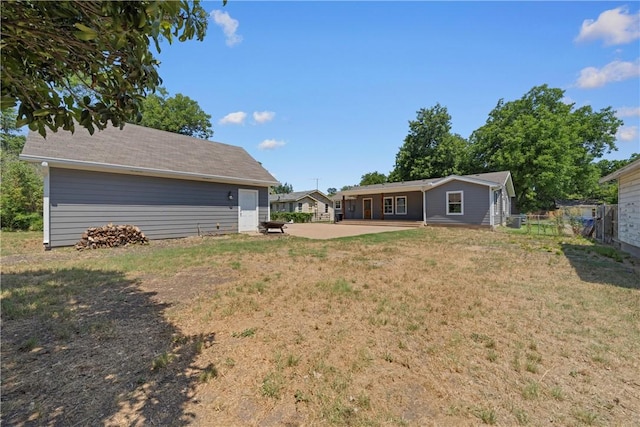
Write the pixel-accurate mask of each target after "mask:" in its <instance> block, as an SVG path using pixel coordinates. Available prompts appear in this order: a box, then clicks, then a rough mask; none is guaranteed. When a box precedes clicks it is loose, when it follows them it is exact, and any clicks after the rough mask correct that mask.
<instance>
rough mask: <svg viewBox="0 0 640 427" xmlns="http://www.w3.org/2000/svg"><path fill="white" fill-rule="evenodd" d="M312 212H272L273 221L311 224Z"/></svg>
mask: <svg viewBox="0 0 640 427" xmlns="http://www.w3.org/2000/svg"><path fill="white" fill-rule="evenodd" d="M312 218H313V213H311V212H271V221H284V222H292V221H293V222H311V219H312Z"/></svg>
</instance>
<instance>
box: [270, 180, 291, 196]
mask: <svg viewBox="0 0 640 427" xmlns="http://www.w3.org/2000/svg"><path fill="white" fill-rule="evenodd" d="M271 193H272V194H289V193H293V185H291V184H288V183H286V182H285V183H284V184H280V185H276V186H275V187H272V188H271Z"/></svg>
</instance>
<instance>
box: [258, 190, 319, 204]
mask: <svg viewBox="0 0 640 427" xmlns="http://www.w3.org/2000/svg"><path fill="white" fill-rule="evenodd" d="M313 193H318V194H320V195H321V196H323V197H324V198H327V199H328V197H327V196H325V195H324V193H323V192H322V191H320V190H308V191H292V192H291V193H284V194H269V202H270V203H271V202H295V201H297V200H300V199H302V198H304V197H306V196H310V197H313V196H312V194H313Z"/></svg>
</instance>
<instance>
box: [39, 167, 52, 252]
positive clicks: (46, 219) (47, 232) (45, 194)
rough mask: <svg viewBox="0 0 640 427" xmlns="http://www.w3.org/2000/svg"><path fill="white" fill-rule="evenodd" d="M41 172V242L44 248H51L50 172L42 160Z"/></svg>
mask: <svg viewBox="0 0 640 427" xmlns="http://www.w3.org/2000/svg"><path fill="white" fill-rule="evenodd" d="M41 166H42V173H43V175H44V177H43V178H44V188H43V191H42V244H43V245H44V250H45V251H49V250H51V240H50V239H51V227H50V222H51V215H50V208H51V204H50V203H49V194H50V192H51V187H50V183H49V181H50V174H49V163H47V162H42V163H41Z"/></svg>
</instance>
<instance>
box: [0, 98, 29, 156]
mask: <svg viewBox="0 0 640 427" xmlns="http://www.w3.org/2000/svg"><path fill="white" fill-rule="evenodd" d="M0 114H1V116H0V142H1V147H2V154H3V155H13V156H18V155H19V154H20V153H21V152H22V147H24V143H25V141H26V139H27V138H26V137H25V136H24V135H20V134H19V133H18V128H17V126H16V110H15V108H5V109H3V110H2V112H1V113H0Z"/></svg>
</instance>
